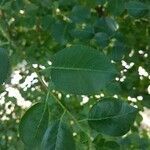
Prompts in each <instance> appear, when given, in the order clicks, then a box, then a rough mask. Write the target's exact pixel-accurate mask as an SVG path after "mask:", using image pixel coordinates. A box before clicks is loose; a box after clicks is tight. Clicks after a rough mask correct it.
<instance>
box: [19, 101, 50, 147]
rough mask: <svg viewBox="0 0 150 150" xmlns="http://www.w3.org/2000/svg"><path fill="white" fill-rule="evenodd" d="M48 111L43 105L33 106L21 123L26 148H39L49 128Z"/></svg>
mask: <svg viewBox="0 0 150 150" xmlns="http://www.w3.org/2000/svg"><path fill="white" fill-rule="evenodd" d="M48 116H49V115H48V109H47V107H46V106H45V105H44V104H42V103H37V104H35V105H34V106H32V107H31V108H30V109H29V110H27V112H26V113H25V114H24V116H23V117H22V119H21V121H20V125H19V133H20V137H21V139H22V141H23V143H24V144H25V146H26V147H32V148H37V147H38V146H39V145H40V143H41V141H42V138H43V135H44V133H45V131H46V129H47V126H48Z"/></svg>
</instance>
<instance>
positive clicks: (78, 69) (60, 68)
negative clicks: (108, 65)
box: [51, 66, 113, 73]
mask: <svg viewBox="0 0 150 150" xmlns="http://www.w3.org/2000/svg"><path fill="white" fill-rule="evenodd" d="M51 68H52V69H55V70H72V71H85V72H100V73H111V72H113V71H112V70H111V71H106V70H96V69H89V68H72V67H69V68H66V67H55V66H52V67H51Z"/></svg>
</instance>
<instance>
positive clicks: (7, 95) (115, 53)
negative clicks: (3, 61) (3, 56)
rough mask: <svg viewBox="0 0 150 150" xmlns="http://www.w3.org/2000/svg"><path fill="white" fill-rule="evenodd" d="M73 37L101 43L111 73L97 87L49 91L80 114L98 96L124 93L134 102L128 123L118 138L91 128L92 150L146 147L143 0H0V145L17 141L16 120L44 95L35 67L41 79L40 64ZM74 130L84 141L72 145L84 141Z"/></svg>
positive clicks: (149, 96)
mask: <svg viewBox="0 0 150 150" xmlns="http://www.w3.org/2000/svg"><path fill="white" fill-rule="evenodd" d="M73 44H84V45H89V46H91V47H94V48H96V49H98V50H99V51H103V52H104V53H105V54H107V55H108V56H109V57H110V58H111V60H113V63H114V64H115V65H116V67H117V69H118V75H117V77H116V80H114V81H113V82H112V83H110V84H109V85H108V87H107V89H104V90H103V91H102V92H101V93H99V95H93V96H91V97H87V96H78V97H77V96H73V95H65V94H64V93H59V92H57V91H54V93H55V94H56V95H57V96H58V97H59V98H60V99H61V100H62V102H63V103H64V105H66V107H67V108H68V109H69V110H70V111H71V112H72V113H73V114H74V115H76V114H78V116H76V118H77V119H79V120H80V119H83V118H85V116H86V114H87V111H88V110H89V107H90V105H92V104H94V103H95V101H96V100H97V99H99V98H101V97H104V96H106V97H107V96H112V97H113V96H114V97H115V98H118V97H119V98H122V99H124V100H126V101H128V102H129V103H130V104H131V105H133V106H135V107H137V108H138V109H139V110H140V111H139V114H138V116H137V118H136V122H135V124H134V125H133V127H132V129H131V131H130V132H129V133H128V134H127V135H125V136H124V137H122V138H111V137H105V136H103V135H95V133H94V131H93V132H92V133H91V135H92V137H93V138H94V140H93V143H92V144H93V145H95V146H96V149H97V150H99V149H105V150H107V149H123V150H127V149H129V150H148V149H150V140H149V138H150V134H149V131H150V124H148V123H150V118H148V113H149V117H150V112H149V110H148V109H149V108H150V75H149V72H150V57H149V56H150V1H149V0H134V1H131V0H42V1H41V0H9V1H8V0H0V47H3V48H5V49H6V50H7V52H8V54H9V56H10V62H11V68H12V69H11V74H10V78H8V80H7V83H6V84H5V85H4V86H1V87H0V93H1V94H0V150H21V149H24V148H23V144H22V142H21V141H20V139H19V135H18V123H19V120H20V118H21V116H22V115H23V113H24V112H25V111H26V110H27V109H28V108H29V107H30V106H31V105H32V104H33V103H35V102H38V101H43V100H44V99H45V92H44V87H43V86H42V84H41V82H40V79H39V78H38V76H37V72H39V73H40V75H41V77H42V78H43V79H44V80H45V82H46V83H47V81H49V80H50V76H49V73H48V72H47V70H45V68H46V67H49V66H50V65H51V56H52V55H53V54H54V53H56V52H57V51H59V50H61V49H63V48H64V47H66V46H70V45H73ZM72 61H75V60H72ZM77 98H78V100H77ZM50 106H51V111H52V112H55V114H57V115H55V116H52V118H54V117H57V116H59V115H61V112H62V110H61V108H59V106H57V105H56V104H55V103H54V104H53V103H52V102H50ZM145 112H146V114H145ZM144 117H147V122H144ZM148 119H149V120H148ZM148 121H149V122H148ZM83 126H84V128H85V130H86V125H85V124H83ZM87 129H88V128H87ZM75 130H76V133H77V134H74V137H75V139H76V141H77V142H80V141H81V139H82V141H85V142H82V144H80V147H79V148H78V149H83V150H84V149H85V150H87V149H89V145H90V144H89V143H88V140H87V139H88V138H87V137H86V136H85V135H84V134H83V133H82V132H81V131H79V130H78V129H75Z"/></svg>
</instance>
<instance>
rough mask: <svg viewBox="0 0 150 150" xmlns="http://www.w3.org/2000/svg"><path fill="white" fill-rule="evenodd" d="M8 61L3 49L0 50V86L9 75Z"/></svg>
mask: <svg viewBox="0 0 150 150" xmlns="http://www.w3.org/2000/svg"><path fill="white" fill-rule="evenodd" d="M9 65H10V64H9V59H8V55H7V53H6V51H5V49H3V48H0V84H2V83H3V82H4V81H5V80H6V78H7V76H8V73H9V69H10V66H9Z"/></svg>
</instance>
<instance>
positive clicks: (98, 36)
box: [95, 32, 109, 47]
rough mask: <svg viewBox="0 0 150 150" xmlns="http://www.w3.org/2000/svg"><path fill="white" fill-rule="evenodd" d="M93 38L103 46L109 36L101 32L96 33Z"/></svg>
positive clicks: (107, 41)
mask: <svg viewBox="0 0 150 150" xmlns="http://www.w3.org/2000/svg"><path fill="white" fill-rule="evenodd" d="M95 39H96V41H97V43H98V44H99V45H100V46H101V47H105V46H107V45H108V43H109V36H108V35H107V34H106V33H103V32H99V33H96V35H95Z"/></svg>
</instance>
